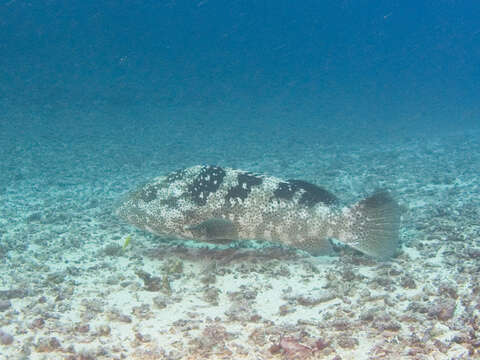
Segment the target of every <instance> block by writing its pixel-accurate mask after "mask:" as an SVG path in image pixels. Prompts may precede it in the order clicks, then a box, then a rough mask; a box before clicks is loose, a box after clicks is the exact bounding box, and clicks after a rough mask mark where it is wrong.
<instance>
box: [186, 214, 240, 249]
mask: <svg viewBox="0 0 480 360" xmlns="http://www.w3.org/2000/svg"><path fill="white" fill-rule="evenodd" d="M187 229H188V230H190V231H191V232H192V235H193V236H195V237H199V238H201V239H202V240H205V241H211V242H216V243H217V242H218V243H226V242H229V241H231V240H236V239H238V231H237V229H236V227H235V224H234V223H233V222H232V221H230V220H227V219H223V218H211V219H208V220H205V221H203V222H201V223H199V224H197V225H192V226H190V227H188V228H187Z"/></svg>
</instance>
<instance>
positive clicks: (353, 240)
mask: <svg viewBox="0 0 480 360" xmlns="http://www.w3.org/2000/svg"><path fill="white" fill-rule="evenodd" d="M400 215H401V211H400V207H399V206H398V204H397V203H396V202H395V200H394V199H393V198H392V197H391V195H390V194H389V193H388V192H386V191H379V192H376V193H374V194H373V195H371V196H369V197H367V198H366V199H364V200H362V201H359V202H358V203H356V204H354V205H353V206H352V207H350V208H348V209H346V210H345V211H344V212H343V214H342V220H343V221H342V222H343V223H344V224H345V226H342V230H343V231H340V233H339V236H338V240H340V241H341V242H343V243H345V244H346V245H348V246H351V247H353V248H354V249H357V250H359V251H360V252H362V253H365V254H367V255H370V256H373V257H376V258H380V259H388V258H390V257H391V256H393V255H394V254H395V251H396V250H397V247H398V242H399V234H398V233H399V227H400Z"/></svg>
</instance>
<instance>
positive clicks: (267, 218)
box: [116, 165, 400, 258]
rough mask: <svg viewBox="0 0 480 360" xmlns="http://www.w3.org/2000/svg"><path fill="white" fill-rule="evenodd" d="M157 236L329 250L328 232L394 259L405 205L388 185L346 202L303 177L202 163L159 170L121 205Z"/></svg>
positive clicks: (122, 214)
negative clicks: (285, 177) (340, 203)
mask: <svg viewBox="0 0 480 360" xmlns="http://www.w3.org/2000/svg"><path fill="white" fill-rule="evenodd" d="M116 213H117V215H118V216H120V217H121V218H123V219H124V220H125V221H127V222H128V223H130V224H132V225H134V226H136V227H137V228H139V229H143V230H146V231H149V232H151V233H154V234H158V235H167V236H176V237H181V238H186V239H197V240H200V241H210V242H218V243H221V242H228V241H232V240H242V239H257V240H265V241H270V242H276V243H281V244H284V245H288V246H293V247H296V248H300V249H304V250H307V251H309V252H311V253H312V254H315V255H317V254H322V253H325V252H328V251H329V248H330V242H329V239H331V238H336V239H337V240H338V241H340V242H343V243H344V244H346V245H348V246H351V247H353V248H355V249H357V250H359V251H361V252H363V253H365V254H368V255H371V256H374V257H378V258H388V257H390V256H392V255H393V254H394V252H395V250H396V248H397V246H398V228H399V223H400V211H399V207H398V205H397V204H396V203H395V201H394V200H393V199H392V198H391V197H390V195H389V194H388V193H387V192H378V193H375V194H373V195H372V196H371V197H369V198H366V199H364V200H362V201H360V202H358V203H356V204H354V205H352V206H350V207H340V206H338V204H337V198H336V197H335V196H334V195H332V194H331V193H330V192H328V191H327V190H325V189H323V188H321V187H319V186H316V185H314V184H310V183H308V182H305V181H302V180H282V179H279V178H277V177H273V176H266V175H257V174H253V173H250V172H246V171H242V170H236V169H230V168H221V167H218V166H204V165H198V166H193V167H190V168H186V169H182V170H178V171H175V172H173V173H170V174H168V175H166V176H160V177H157V178H155V179H153V180H152V181H151V182H149V183H147V184H145V185H143V186H141V187H140V188H138V189H137V190H135V191H133V192H131V193H129V194H127V196H126V198H125V199H123V200H122V202H121V203H120V205H119V206H118V208H117V209H116Z"/></svg>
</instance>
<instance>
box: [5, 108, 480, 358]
mask: <svg viewBox="0 0 480 360" xmlns="http://www.w3.org/2000/svg"><path fill="white" fill-rule="evenodd" d="M46 111H49V110H48V109H47V110H46ZM18 116H22V115H18ZM56 116H57V117H59V118H61V117H65V118H67V117H69V118H72V119H74V120H72V121H71V122H69V123H67V124H65V125H64V128H58V127H57V126H56V125H51V126H43V125H41V123H39V124H35V122H34V118H35V116H33V115H32V119H33V120H32V123H31V126H30V127H25V128H24V127H22V128H17V129H16V131H17V133H16V135H15V136H11V135H8V133H7V132H3V135H2V138H1V139H0V140H1V141H2V147H1V150H0V152H1V156H2V162H1V167H2V168H1V169H0V170H1V182H0V185H1V186H0V203H1V206H0V259H1V262H0V273H1V277H0V329H1V333H0V358H1V359H79V360H80V359H82V360H83V359H303V358H305V359H307V358H312V359H470V358H480V335H479V334H480V333H479V327H480V182H479V179H478V176H479V173H480V140H479V138H480V137H479V133H478V132H469V133H461V132H460V133H459V132H457V133H454V134H443V135H438V136H430V134H428V133H424V134H423V135H422V136H420V135H418V136H405V137H398V138H397V139H396V140H395V141H391V142H385V143H382V141H381V140H377V141H374V142H372V143H369V141H368V139H367V140H366V141H363V142H361V141H359V142H356V143H355V142H351V143H350V144H349V145H348V146H347V145H343V144H346V143H348V141H343V142H342V139H341V138H339V139H338V141H336V139H332V140H331V141H329V142H325V141H320V140H319V141H318V142H316V141H311V139H310V140H306V141H304V142H302V141H301V140H299V138H300V137H299V136H298V134H297V135H295V136H294V137H292V138H291V139H285V138H282V137H281V134H282V129H281V126H280V130H279V134H276V133H273V134H271V138H265V137H263V136H262V134H261V133H260V134H259V132H258V131H257V130H256V129H252V130H251V132H249V130H248V129H240V130H239V129H234V130H233V131H232V132H230V133H224V134H222V131H224V130H221V129H220V130H218V131H217V132H215V131H214V130H215V129H210V130H208V131H205V133H203V135H202V134H198V133H197V134H195V131H196V130H195V129H191V128H189V126H188V125H187V123H184V124H175V122H174V120H172V124H170V127H168V126H164V127H162V128H157V129H150V128H148V127H147V128H139V127H138V126H139V125H138V124H132V125H131V128H130V129H124V130H121V131H120V130H118V129H112V130H111V131H108V129H100V130H99V129H97V128H95V126H96V125H94V124H95V121H94V120H92V121H91V122H88V121H85V119H83V120H82V121H79V123H75V114H72V113H65V114H56ZM95 116H96V115H95V114H91V118H92V119H94V118H95ZM125 116H127V115H125ZM79 117H81V116H79ZM92 124H93V125H92ZM199 128H201V126H200V125H199ZM192 132H193V134H194V136H187V135H188V134H191V133H192ZM155 133H156V134H158V136H156V135H155ZM238 133H239V134H240V135H238V136H237V134H238ZM285 133H288V131H286V132H285ZM132 134H133V135H132ZM206 134H209V136H210V138H205V136H206ZM129 136H131V137H130V138H129ZM132 137H133V139H132ZM142 137H144V140H142ZM124 139H130V141H127V140H124ZM145 139H146V140H145ZM252 139H253V140H252ZM275 139H277V140H275ZM142 141H144V142H145V143H142ZM249 141H250V142H249ZM197 163H209V164H213V163H215V164H218V165H221V166H231V167H237V168H242V169H246V170H251V171H255V172H259V173H267V174H271V175H276V176H280V177H284V178H300V179H304V180H308V181H311V182H314V183H317V184H321V185H323V186H325V187H326V188H327V189H329V190H331V191H332V192H333V193H335V194H336V195H338V197H339V198H340V199H341V201H342V203H344V204H349V203H353V202H354V201H357V200H360V199H361V198H363V197H364V196H366V195H368V194H369V193H371V192H373V191H374V190H375V189H376V188H388V189H390V190H391V191H392V192H393V194H394V196H395V197H396V198H397V199H398V201H399V203H400V204H401V206H402V207H403V208H404V214H403V220H402V228H401V239H402V245H401V248H400V249H399V251H398V255H397V256H396V257H395V258H394V259H392V260H391V261H387V262H378V261H375V260H373V259H370V258H368V257H366V256H363V255H361V254H359V253H357V252H355V251H353V250H351V249H348V248H343V247H341V246H338V248H337V249H336V253H335V254H334V255H333V256H324V257H312V256H309V255H308V254H306V253H303V252H300V251H295V250H292V249H284V248H280V247H278V246H262V244H254V243H252V244H250V243H242V244H236V246H235V247H223V248H215V247H212V246H210V247H208V246H207V245H205V244H201V246H198V245H197V246H196V245H195V244H192V243H189V242H183V241H178V240H169V239H160V238H158V237H155V236H153V235H150V234H147V233H144V232H141V231H137V230H135V229H133V228H132V227H131V226H129V225H128V224H125V223H123V222H122V221H120V220H119V219H117V218H116V217H115V216H114V215H113V213H112V209H113V206H114V203H115V201H116V200H117V199H118V198H119V197H120V195H121V194H123V193H124V192H126V191H128V190H130V189H132V188H134V187H135V186H136V185H137V184H139V183H141V182H143V181H146V180H148V179H149V178H151V177H154V176H157V175H159V174H163V173H165V172H167V171H171V170H175V169H177V168H180V167H184V166H190V165H194V164H197ZM129 235H130V236H131V243H130V244H129V246H128V247H127V248H126V249H125V250H123V249H122V245H123V243H124V240H125V238H126V237H127V236H129Z"/></svg>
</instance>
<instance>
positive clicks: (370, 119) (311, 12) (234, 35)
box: [0, 0, 480, 141]
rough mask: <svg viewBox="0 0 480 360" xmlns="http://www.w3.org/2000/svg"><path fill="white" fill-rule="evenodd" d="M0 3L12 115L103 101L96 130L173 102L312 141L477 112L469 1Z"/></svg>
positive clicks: (477, 38) (148, 119)
mask: <svg viewBox="0 0 480 360" xmlns="http://www.w3.org/2000/svg"><path fill="white" fill-rule="evenodd" d="M0 16H1V23H0V52H1V54H2V56H1V57H0V71H1V73H0V75H1V80H2V81H1V101H2V104H3V105H4V106H5V105H10V104H11V105H17V106H22V107H27V108H29V109H31V110H30V112H32V113H33V114H30V116H32V117H33V119H32V118H30V117H28V118H27V116H23V117H19V118H15V119H14V120H15V122H16V123H31V122H32V121H33V120H38V119H37V117H39V116H40V114H38V111H39V110H38V108H37V107H40V108H41V109H42V111H43V112H44V113H45V115H46V117H48V122H49V123H51V122H55V123H57V125H58V126H60V127H62V126H64V122H65V121H70V122H73V123H75V124H78V122H82V121H85V119H84V117H83V116H81V117H80V118H79V119H77V120H76V121H75V120H71V119H70V120H65V119H62V117H61V116H58V112H59V111H62V109H65V108H72V107H78V108H80V109H82V110H85V112H87V113H88V112H92V111H97V110H98V111H100V112H103V114H104V116H103V117H102V116H96V118H95V120H94V121H93V120H92V121H93V122H94V123H95V126H100V124H101V125H102V126H101V128H103V130H104V131H105V132H107V131H108V129H109V128H111V127H118V126H126V124H130V123H132V122H136V123H137V124H138V125H139V126H140V127H147V128H148V127H149V126H150V124H160V123H164V122H166V119H164V118H162V117H161V116H154V115H152V111H153V112H154V111H162V109H165V108H172V107H173V108H178V109H180V113H179V115H178V116H177V117H176V119H174V120H173V119H171V121H175V122H178V123H182V124H192V123H195V124H196V126H197V127H198V128H218V127H220V128H222V129H225V130H229V129H231V130H232V131H237V132H241V133H245V132H247V131H248V129H249V128H251V127H253V128H254V129H255V130H256V131H260V132H261V133H270V132H271V131H272V128H273V129H275V131H279V132H280V133H279V135H280V136H281V135H285V133H290V132H289V131H287V132H283V131H282V130H283V128H284V127H289V126H291V125H292V123H293V124H294V127H298V128H300V129H302V128H303V129H306V130H308V135H305V133H306V132H307V131H302V130H299V131H298V133H296V134H295V136H296V137H303V136H307V137H309V138H314V139H320V140H321V141H325V140H326V139H325V137H327V136H328V134H329V130H332V131H333V134H335V135H338V133H337V132H336V131H334V130H335V129H338V128H339V129H340V131H339V133H343V134H349V135H350V137H351V138H361V137H363V136H365V132H366V133H367V134H375V135H377V136H381V137H383V136H385V135H389V134H391V132H395V134H396V135H399V134H404V133H405V132H410V133H409V135H412V134H413V135H415V132H419V133H421V132H425V131H434V132H448V131H451V130H452V129H460V130H461V129H465V128H469V127H472V126H477V123H478V115H479V111H480V109H479V105H478V97H477V94H478V93H479V90H480V89H479V87H480V85H479V84H480V81H479V80H480V68H479V67H478V63H479V61H480V51H479V49H480V28H479V26H478V18H479V16H480V5H479V4H477V3H476V2H474V1H463V2H458V1H421V2H413V1H412V2H410V1H408V2H403V1H379V2H375V3H372V2H367V1H302V2H301V3H298V2H292V1H275V2H258V1H234V2H230V1H228V2H225V1H112V2H105V1H68V2H60V1H45V2H44V1H35V2H26V1H20V0H17V1H15V0H13V1H4V2H3V3H2V4H1V7H0ZM185 107H190V108H192V109H193V111H194V112H195V109H198V111H196V113H195V114H193V115H192V116H191V117H187V115H185V114H182V113H181V109H182V108H185ZM147 109H148V111H147ZM129 111H130V112H131V114H130V116H125V118H122V116H121V115H119V114H122V115H124V114H126V113H127V112H129ZM149 115H150V116H149ZM44 121H46V120H45V119H44V120H43V121H42V122H44ZM2 122H5V118H4V120H3V121H2ZM6 122H7V123H8V122H9V121H8V118H7V119H6ZM283 122H285V126H284V124H283ZM3 126H7V127H8V126H9V125H5V124H3ZM10 126H11V124H10ZM357 131H359V132H358V133H357Z"/></svg>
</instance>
